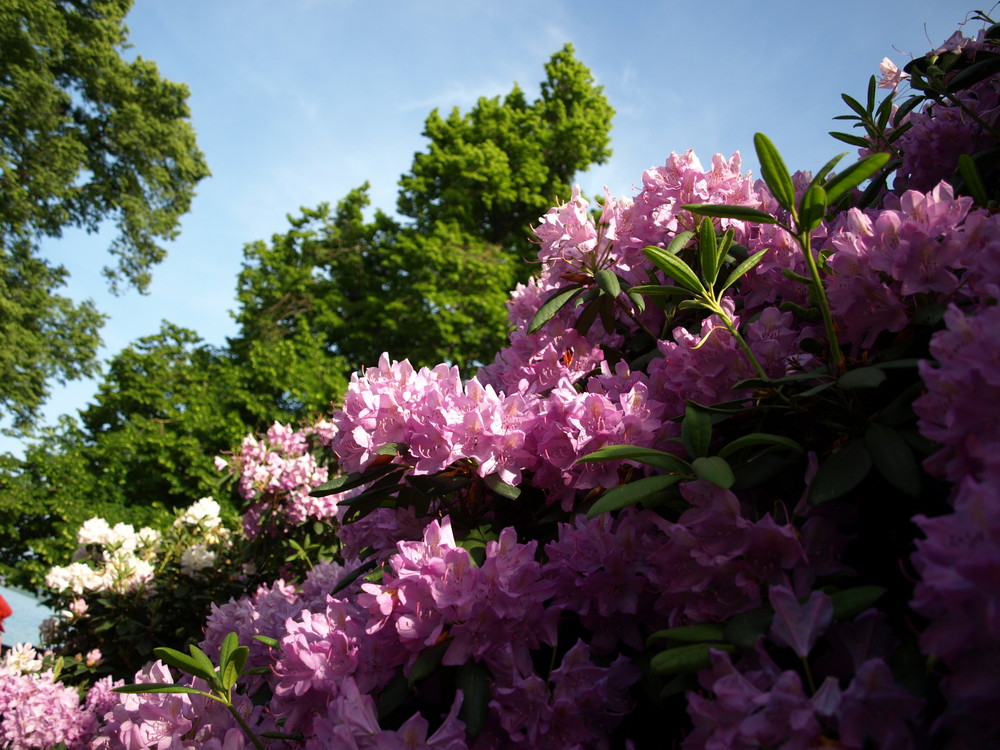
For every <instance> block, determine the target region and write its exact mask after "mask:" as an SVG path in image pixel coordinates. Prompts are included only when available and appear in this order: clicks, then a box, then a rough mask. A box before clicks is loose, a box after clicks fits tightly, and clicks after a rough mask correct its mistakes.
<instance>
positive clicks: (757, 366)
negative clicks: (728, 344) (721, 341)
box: [710, 304, 770, 380]
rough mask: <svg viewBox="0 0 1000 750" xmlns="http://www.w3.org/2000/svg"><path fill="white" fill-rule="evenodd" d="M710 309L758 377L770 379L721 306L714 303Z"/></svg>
mask: <svg viewBox="0 0 1000 750" xmlns="http://www.w3.org/2000/svg"><path fill="white" fill-rule="evenodd" d="M710 309H711V310H712V312H713V313H715V314H716V315H718V316H719V319H720V320H722V324H723V325H724V326H725V327H726V330H727V331H729V332H730V333H731V334H732V335H733V338H734V339H736V343H737V344H739V345H740V349H742V350H743V354H744V355H745V356H746V358H747V360H749V362H750V364H751V365H752V366H753V369H754V370H755V371H756V372H757V375H758V377H760V379H761V380H770V378H769V377H768V374H767V373H766V372H764V368H763V367H762V366H761V364H760V362H759V361H758V360H757V357H755V356H754V353H753V352H752V351H750V345H749V344H747V342H746V341H745V340H744V338H743V336H741V335H740V332H739V331H737V330H736V326H734V325H733V321H732V320H730V318H729V316H728V315H726V311H725V310H723V309H722V306H721V305H718V304H716V305H714V306H712V307H711V308H710Z"/></svg>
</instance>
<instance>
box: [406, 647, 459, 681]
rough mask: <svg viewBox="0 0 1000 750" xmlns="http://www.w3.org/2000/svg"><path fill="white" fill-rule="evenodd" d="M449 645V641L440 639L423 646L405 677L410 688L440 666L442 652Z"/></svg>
mask: <svg viewBox="0 0 1000 750" xmlns="http://www.w3.org/2000/svg"><path fill="white" fill-rule="evenodd" d="M450 645H451V641H441V643H435V644H434V645H433V646H430V647H428V648H425V649H424V650H423V651H421V652H420V655H419V656H418V657H417V658H416V661H414V662H413V666H412V667H410V673H409V674H408V675H407V677H406V680H407V683H409V686H410V687H411V688H412V687H413V686H414V685H416V684H417V683H418V682H421V681H422V680H425V679H427V678H428V677H430V676H431V675H432V674H434V672H436V671H437V669H438V668H439V667H440V666H441V659H442V658H443V657H444V652H445V651H447V650H448V647H449V646H450Z"/></svg>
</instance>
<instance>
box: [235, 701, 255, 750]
mask: <svg viewBox="0 0 1000 750" xmlns="http://www.w3.org/2000/svg"><path fill="white" fill-rule="evenodd" d="M226 708H228V709H229V713H231V714H232V715H233V716H234V717H235V718H236V721H237V723H238V724H239V725H240V729H242V730H243V734H245V735H246V736H247V737H248V738H249V739H250V741H251V742H252V743H253V746H254V747H255V748H257V750H264V744H263V743H262V742H261V741H260V738H259V737H257V735H256V734H254V733H253V730H252V729H250V726H249V725H248V724H247V723H246V721H245V720H244V719H243V717H242V716H240V712H239V711H237V710H236V706H234V705H233V703H232V701H226Z"/></svg>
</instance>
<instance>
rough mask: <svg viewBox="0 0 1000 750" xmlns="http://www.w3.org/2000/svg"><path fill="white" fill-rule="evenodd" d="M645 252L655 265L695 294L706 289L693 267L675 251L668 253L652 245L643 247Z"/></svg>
mask: <svg viewBox="0 0 1000 750" xmlns="http://www.w3.org/2000/svg"><path fill="white" fill-rule="evenodd" d="M643 252H644V253H645V254H646V257H647V258H649V260H650V262H651V263H652V264H653V265H654V266H656V267H657V268H659V269H660V270H661V271H663V273H665V274H666V275H667V276H669V277H670V278H671V279H673V280H674V281H675V282H677V283H678V284H680V285H681V286H682V287H684V288H685V289H688V290H689V291H691V292H694V293H695V294H700V293H703V292H704V291H705V290H704V288H703V287H702V285H701V282H700V281H698V277H697V276H695V274H694V271H692V270H691V267H690V266H689V265H688V264H687V263H685V262H684V261H682V260H681V259H680V258H678V257H677V256H676V255H674V254H673V253H668V252H667V251H666V250H663V249H662V248H659V247H654V246H652V245H650V246H649V247H646V248H645V249H643Z"/></svg>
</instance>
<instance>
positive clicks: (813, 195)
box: [799, 184, 828, 232]
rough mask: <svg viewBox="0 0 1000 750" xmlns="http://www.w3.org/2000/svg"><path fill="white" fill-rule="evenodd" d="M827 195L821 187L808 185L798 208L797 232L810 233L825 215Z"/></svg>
mask: <svg viewBox="0 0 1000 750" xmlns="http://www.w3.org/2000/svg"><path fill="white" fill-rule="evenodd" d="M827 205H828V200H827V194H826V191H825V190H824V189H823V187H822V186H821V185H816V184H813V185H810V186H809V189H808V190H806V192H805V195H803V196H802V203H801V205H800V206H799V231H803V230H804V231H806V232H811V231H813V230H814V229H815V228H816V227H818V226H819V225H820V223H821V222H822V221H823V217H824V216H825V215H826V207H827Z"/></svg>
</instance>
